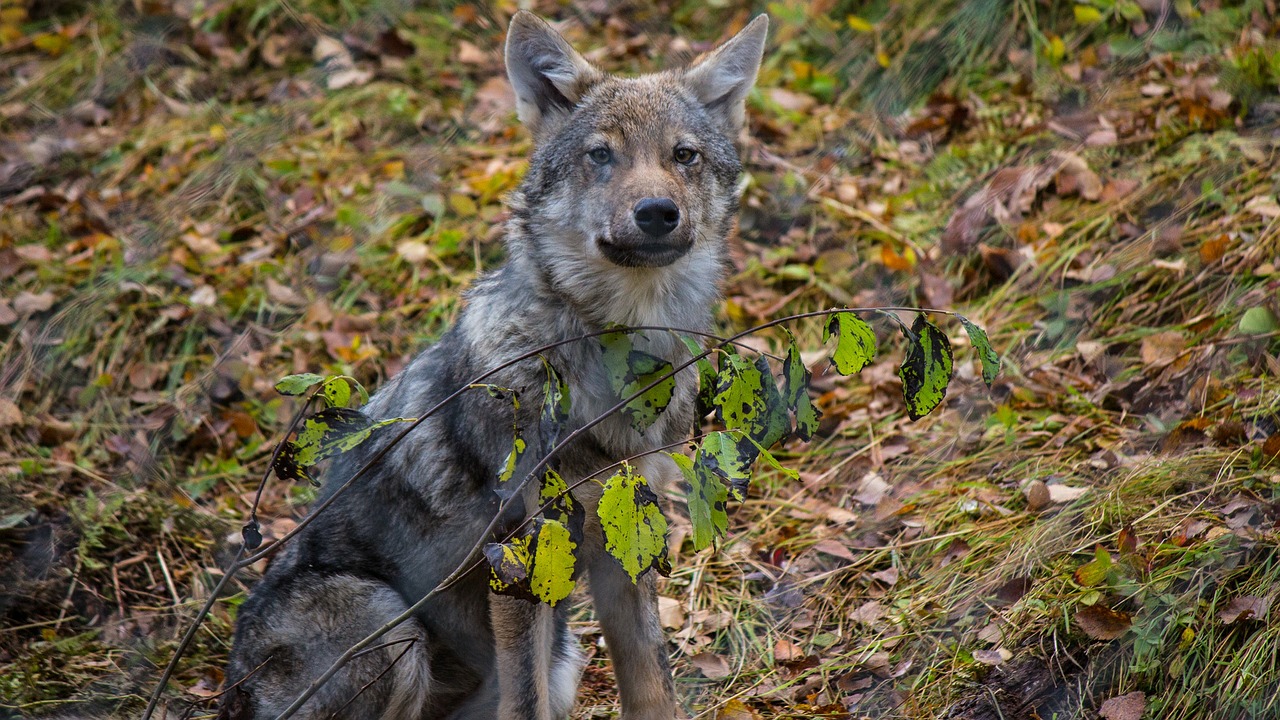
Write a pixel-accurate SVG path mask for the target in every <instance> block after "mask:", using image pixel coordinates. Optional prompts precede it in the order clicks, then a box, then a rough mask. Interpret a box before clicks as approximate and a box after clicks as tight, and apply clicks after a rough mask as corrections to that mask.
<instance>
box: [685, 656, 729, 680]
mask: <svg viewBox="0 0 1280 720" xmlns="http://www.w3.org/2000/svg"><path fill="white" fill-rule="evenodd" d="M689 662H690V663H692V664H693V666H694V667H696V668H698V670H699V671H700V672H701V673H702V674H703V675H704V676H706V677H707V678H709V679H711V680H719V679H720V678H726V677H729V675H730V674H731V673H732V672H733V671H732V670H731V669H730V667H729V661H727V660H725V659H724V658H723V657H721V656H720V655H717V654H715V653H711V652H700V653H698V654H697V655H694V656H693V657H691V658H689Z"/></svg>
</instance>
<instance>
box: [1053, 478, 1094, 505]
mask: <svg viewBox="0 0 1280 720" xmlns="http://www.w3.org/2000/svg"><path fill="white" fill-rule="evenodd" d="M1087 492H1089V488H1087V487H1072V486H1070V485H1060V484H1058V483H1054V484H1053V485H1050V486H1049V500H1051V501H1052V502H1055V503H1068V502H1071V501H1072V500H1078V499H1079V498H1081V497H1083V496H1084V494H1085V493H1087Z"/></svg>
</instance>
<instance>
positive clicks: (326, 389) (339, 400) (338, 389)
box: [320, 375, 351, 408]
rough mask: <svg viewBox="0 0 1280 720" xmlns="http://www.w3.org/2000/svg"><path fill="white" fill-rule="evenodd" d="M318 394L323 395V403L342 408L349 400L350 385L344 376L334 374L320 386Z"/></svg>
mask: <svg viewBox="0 0 1280 720" xmlns="http://www.w3.org/2000/svg"><path fill="white" fill-rule="evenodd" d="M320 395H321V396H322V397H324V402H325V405H328V406H329V407H337V408H344V407H346V406H347V403H349V402H351V385H350V383H348V382H347V379H346V378H345V377H343V376H341V375H334V376H333V377H331V378H329V379H328V380H325V381H324V385H321V386H320Z"/></svg>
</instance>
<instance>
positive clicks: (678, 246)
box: [596, 237, 693, 267]
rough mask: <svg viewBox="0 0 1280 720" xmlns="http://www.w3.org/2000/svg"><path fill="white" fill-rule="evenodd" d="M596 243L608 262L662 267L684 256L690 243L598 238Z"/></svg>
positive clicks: (622, 264)
mask: <svg viewBox="0 0 1280 720" xmlns="http://www.w3.org/2000/svg"><path fill="white" fill-rule="evenodd" d="M596 245H597V246H598V247H599V248H600V253H601V254H603V255H604V256H605V258H606V259H608V260H609V262H611V263H613V264H615V265H621V266H622V267H663V266H666V265H670V264H671V263H673V262H675V261H677V260H679V259H680V258H682V257H684V256H685V255H686V254H687V253H688V252H689V249H690V248H692V247H693V244H692V243H682V242H647V243H626V242H624V243H618V242H614V241H612V240H610V239H608V238H603V237H602V238H598V239H597V240H596Z"/></svg>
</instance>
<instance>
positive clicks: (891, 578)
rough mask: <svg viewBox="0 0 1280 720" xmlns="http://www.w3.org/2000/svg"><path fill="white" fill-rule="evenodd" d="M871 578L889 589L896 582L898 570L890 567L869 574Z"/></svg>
mask: <svg viewBox="0 0 1280 720" xmlns="http://www.w3.org/2000/svg"><path fill="white" fill-rule="evenodd" d="M871 577H873V578H875V579H876V580H879V581H880V582H882V583H884V584H885V585H888V586H889V587H893V586H894V585H896V584H897V582H898V568H897V567H893V566H890V567H887V568H885V569H884V570H881V571H879V572H873V573H871Z"/></svg>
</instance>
